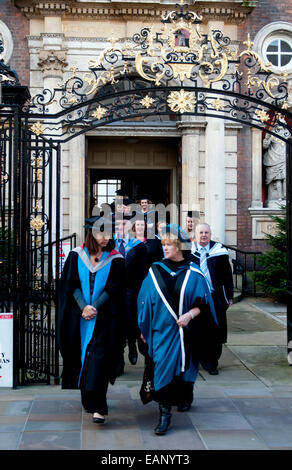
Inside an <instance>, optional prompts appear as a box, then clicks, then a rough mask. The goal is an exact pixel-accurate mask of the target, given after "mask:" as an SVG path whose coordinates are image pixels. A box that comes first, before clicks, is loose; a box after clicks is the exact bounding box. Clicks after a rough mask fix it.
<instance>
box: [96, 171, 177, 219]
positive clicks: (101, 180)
mask: <svg viewBox="0 0 292 470" xmlns="http://www.w3.org/2000/svg"><path fill="white" fill-rule="evenodd" d="M170 176H171V170H144V169H143V170H120V169H109V170H103V169H91V170H90V214H88V215H91V213H92V209H93V207H94V205H98V206H100V204H102V203H108V204H111V202H113V200H114V198H115V192H116V190H117V189H123V190H124V191H125V192H126V193H127V195H128V196H129V197H130V198H131V199H134V200H135V201H136V200H137V199H139V197H144V196H145V195H148V196H149V198H150V199H151V201H152V203H153V204H159V203H160V204H164V205H166V206H167V205H168V204H169V203H170V202H171V201H170Z"/></svg>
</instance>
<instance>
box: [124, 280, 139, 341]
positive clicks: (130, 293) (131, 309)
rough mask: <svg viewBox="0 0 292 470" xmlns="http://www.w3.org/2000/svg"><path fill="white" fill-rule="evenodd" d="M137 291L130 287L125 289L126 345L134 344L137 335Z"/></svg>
mask: <svg viewBox="0 0 292 470" xmlns="http://www.w3.org/2000/svg"><path fill="white" fill-rule="evenodd" d="M137 316H138V314H137V293H136V292H135V291H134V290H133V289H130V288H127V289H126V318H127V331H126V336H127V341H128V346H130V345H134V344H136V341H137V339H138V337H139V335H140V334H139V333H140V332H139V327H138V318H137Z"/></svg>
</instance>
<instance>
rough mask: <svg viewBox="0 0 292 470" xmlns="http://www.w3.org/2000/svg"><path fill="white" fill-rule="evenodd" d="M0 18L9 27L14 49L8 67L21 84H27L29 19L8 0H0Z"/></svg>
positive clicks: (28, 76)
mask: <svg viewBox="0 0 292 470" xmlns="http://www.w3.org/2000/svg"><path fill="white" fill-rule="evenodd" d="M0 20H1V21H3V23H5V24H6V26H7V27H8V28H9V29H10V32H11V34H12V37H13V43H14V49H13V54H12V58H11V59H10V64H9V65H10V67H11V68H12V69H13V70H15V71H16V72H17V74H18V78H19V81H20V84H21V85H27V86H29V82H30V80H29V78H30V73H29V69H30V61H29V51H28V46H27V39H26V36H27V35H29V21H28V19H27V18H25V17H24V16H23V15H22V13H21V12H20V10H19V9H18V8H16V7H15V6H14V5H12V2H11V1H9V0H0Z"/></svg>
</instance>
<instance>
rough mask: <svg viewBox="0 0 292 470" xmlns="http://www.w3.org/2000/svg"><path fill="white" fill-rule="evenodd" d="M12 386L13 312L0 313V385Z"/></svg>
mask: <svg viewBox="0 0 292 470" xmlns="http://www.w3.org/2000/svg"><path fill="white" fill-rule="evenodd" d="M12 386H13V313H0V387H12Z"/></svg>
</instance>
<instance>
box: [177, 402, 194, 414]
mask: <svg viewBox="0 0 292 470" xmlns="http://www.w3.org/2000/svg"><path fill="white" fill-rule="evenodd" d="M190 408H191V403H181V404H180V405H179V406H178V407H177V411H180V412H184V411H189V409H190Z"/></svg>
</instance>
